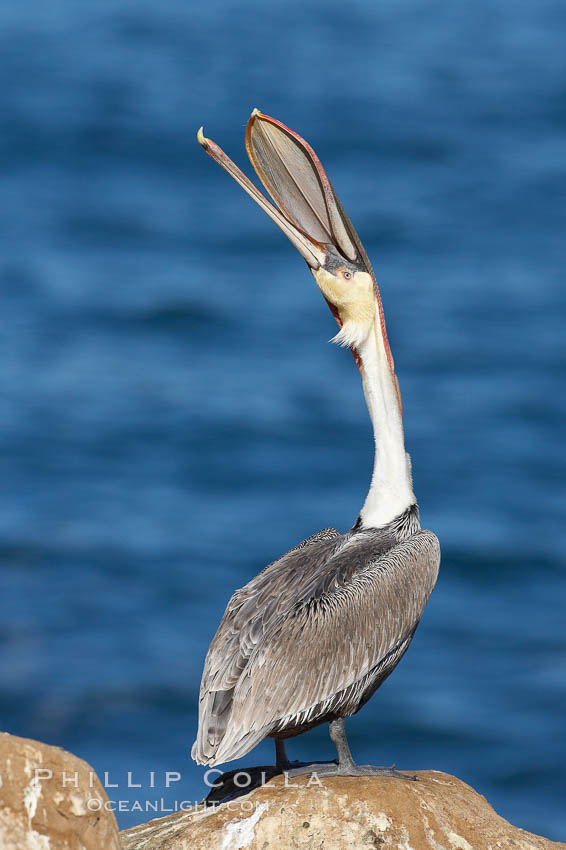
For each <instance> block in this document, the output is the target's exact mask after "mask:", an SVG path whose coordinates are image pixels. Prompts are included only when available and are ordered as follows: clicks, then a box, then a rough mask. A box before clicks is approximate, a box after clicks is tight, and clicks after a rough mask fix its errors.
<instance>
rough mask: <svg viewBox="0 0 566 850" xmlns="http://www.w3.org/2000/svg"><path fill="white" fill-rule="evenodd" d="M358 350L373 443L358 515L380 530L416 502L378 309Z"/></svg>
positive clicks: (368, 524) (395, 391)
mask: <svg viewBox="0 0 566 850" xmlns="http://www.w3.org/2000/svg"><path fill="white" fill-rule="evenodd" d="M357 350H358V355H359V357H360V360H361V363H362V369H361V371H362V379H363V387H364V395H365V398H366V402H367V406H368V410H369V415H370V417H371V421H372V424H373V434H374V440H375V461H374V467H373V475H372V479H371V485H370V489H369V493H368V495H367V498H366V500H365V503H364V506H363V508H362V510H361V512H360V516H361V520H362V525H364V526H366V527H368V528H369V527H371V528H380V527H382V526H384V525H386V524H387V523H388V522H391V520H393V519H395V518H396V517H398V516H399V515H400V514H402V513H403V511H405V510H406V509H407V508H408V507H410V505H413V504H414V503H415V501H416V500H415V496H414V493H413V484H412V480H411V470H410V460H409V456H408V454H407V453H406V452H405V439H404V435H403V421H402V418H401V411H400V409H399V401H398V397H397V388H396V384H395V380H394V378H393V375H392V372H391V369H390V367H389V363H388V360H387V355H386V351H385V345H384V340H383V336H382V334H381V325H380V321H379V315H378V311H377V306H376V317H375V321H374V322H373V324H372V327H371V329H370V331H369V333H368V334H367V336H366V337H365V339H364V340H363V341H361V342H360V344H359V345H358V348H357Z"/></svg>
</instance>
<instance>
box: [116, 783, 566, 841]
mask: <svg viewBox="0 0 566 850" xmlns="http://www.w3.org/2000/svg"><path fill="white" fill-rule="evenodd" d="M417 776H418V781H417V782H408V781H403V780H401V779H392V778H390V777H363V778H362V777H333V778H330V779H325V780H324V781H323V780H321V782H322V783H323V784H321V785H316V784H310V785H309V784H308V778H307V777H300V778H298V779H294V780H289V781H288V783H287V785H286V784H285V781H284V779H283V777H282V776H276V777H275V778H273V779H271V780H270V781H269V782H268V783H267V785H265V786H263V787H261V788H257V789H256V790H255V791H252V792H251V793H250V794H247V795H245V796H241V797H239V798H238V799H234V800H231V801H230V802H226V803H222V804H220V805H218V806H216V807H213V808H211V809H208V810H206V809H203V808H200V809H196V810H194V809H193V810H190V811H187V812H181V813H176V814H173V815H169V816H168V817H164V818H159V819H157V820H153V821H150V822H149V823H147V824H144V825H143V826H137V827H134V828H133V829H128V830H126V831H125V832H122V833H121V837H122V848H123V850H201V848H202V850H205V848H206V850H241V848H247V850H272V848H273V850H291V848H293V850H294V848H309V850H346V848H360V850H362V848H363V850H365V848H371V847H379V848H387V847H390V848H395V850H496V848H505V850H543V848H544V850H559V848H562V850H566V844H559V843H557V842H554V841H549V840H548V839H546V838H541V837H540V836H538V835H533V834H531V833H530V832H525V831H524V830H522V829H518V828H517V827H514V826H511V824H509V823H508V822H507V821H506V820H503V818H501V817H499V815H498V814H496V813H495V811H494V810H493V809H492V807H491V806H490V805H489V803H488V802H487V800H486V799H485V797H482V796H481V795H480V794H477V793H476V792H475V791H474V790H473V788H470V786H469V785H466V784H465V783H464V782H460V780H459V779H455V778H454V777H453V776H449V775H448V774H446V773H440V772H438V771H434V770H427V771H422V772H420V773H418V774H417ZM293 786H294V787H293Z"/></svg>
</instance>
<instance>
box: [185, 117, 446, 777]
mask: <svg viewBox="0 0 566 850" xmlns="http://www.w3.org/2000/svg"><path fill="white" fill-rule="evenodd" d="M198 140H199V142H200V144H201V145H202V147H203V148H204V149H205V151H206V152H207V153H208V154H210V156H211V157H212V158H213V159H214V160H215V161H216V162H217V163H219V165H221V166H222V167H223V168H225V169H226V171H227V172H228V173H229V174H230V175H231V176H232V177H233V178H234V179H235V180H236V181H237V182H238V183H239V184H240V186H242V188H243V189H245V191H246V192H247V193H248V194H249V195H251V197H252V198H253V199H254V200H255V201H256V202H257V203H258V204H259V206H260V207H261V208H262V209H263V210H264V211H265V212H266V213H267V215H268V216H270V218H272V219H273V220H274V221H275V223H276V224H277V225H278V226H279V227H280V228H281V230H282V231H283V232H284V233H285V234H286V235H287V236H288V238H289V239H290V240H291V242H292V243H293V245H294V246H295V247H296V248H297V249H298V251H299V253H300V254H301V255H302V256H303V258H304V259H305V260H306V262H307V264H308V266H309V267H310V269H311V271H312V274H313V276H314V279H315V281H316V283H317V285H318V287H319V288H320V290H321V292H322V294H323V296H324V298H325V299H326V302H327V303H328V306H329V307H330V309H331V311H332V313H333V315H334V317H335V319H336V321H337V322H338V325H339V326H340V331H339V333H338V334H337V336H336V337H335V338H334V340H335V341H336V342H338V343H340V344H341V345H344V346H348V347H349V348H350V350H351V352H352V354H353V355H354V359H355V361H356V363H357V365H358V367H359V370H360V372H361V376H362V382H363V389H364V394H365V398H366V402H367V406H368V409H369V414H370V417H371V421H372V424H373V429H374V435H375V462H374V468H373V475H372V479H371V486H370V489H369V493H368V495H367V498H366V500H365V503H364V505H363V507H362V509H361V511H360V514H359V517H358V519H357V521H356V523H355V525H354V526H353V528H352V529H351V530H350V531H347V532H346V533H345V534H340V533H339V532H338V531H336V529H335V528H326V529H324V530H323V531H319V532H318V533H317V534H313V535H312V537H309V538H308V539H307V540H303V542H302V543H299V544H298V546H295V548H294V549H291V551H290V552H287V554H286V555H283V556H282V557H281V558H279V559H278V560H276V561H274V562H273V563H272V564H270V565H269V566H268V567H266V568H265V569H264V570H263V571H262V572H261V573H260V574H259V575H258V576H256V577H255V578H253V579H252V580H251V581H250V582H248V584H246V585H245V587H243V588H241V589H240V590H237V591H236V592H235V593H234V595H233V596H232V598H231V599H230V601H229V602H228V606H227V608H226V611H225V613H224V616H223V618H222V621H221V623H220V625H219V627H218V631H217V632H216V634H215V636H214V638H213V640H212V643H211V644H210V648H209V650H208V654H207V656H206V661H205V665H204V672H203V675H202V682H201V688H200V699H199V728H198V733H197V738H196V741H195V743H194V744H193V748H192V753H191V754H192V757H193V758H194V759H195V760H196V761H197V762H198V763H199V764H206V765H215V764H222V763H224V762H227V761H231V760H232V759H237V758H240V757H241V756H243V755H245V753H247V752H248V751H249V750H251V749H252V747H254V746H255V745H256V744H257V743H259V741H261V740H262V739H263V738H265V737H271V738H274V739H275V745H276V760H277V765H278V766H279V767H280V768H282V769H289V768H292V767H293V765H291V764H290V762H288V760H287V757H286V753H285V745H284V739H285V738H291V737H294V736H295V735H299V734H301V733H302V732H305V731H307V730H308V729H311V728H312V727H313V726H317V725H318V724H320V723H325V722H328V723H329V724H330V737H331V738H332V740H333V741H334V743H335V744H336V748H337V751H338V759H337V761H334V762H331V763H324V764H314V763H313V764H309V765H301V766H300V767H295V768H294V769H292V770H290V773H291V774H292V775H296V774H297V773H306V772H312V771H315V770H316V771H317V772H318V774H319V775H326V776H328V775H334V774H341V775H365V774H372V775H373V774H384V775H393V776H405V774H401V773H398V772H397V771H396V770H394V768H384V767H373V766H371V765H363V766H360V765H357V764H356V763H355V762H354V760H353V758H352V755H351V753H350V749H349V746H348V742H347V739H346V734H345V730H344V720H345V718H347V717H349V716H350V715H352V714H355V713H356V712H357V711H359V709H360V708H361V707H362V706H363V705H364V703H366V702H367V700H368V699H369V698H370V697H371V696H372V694H373V693H374V691H375V690H376V689H377V688H378V687H379V686H380V685H381V683H382V682H383V681H384V680H385V679H386V678H387V676H389V674H390V673H391V671H392V670H393V669H394V667H395V666H396V665H397V664H398V663H399V660H400V659H401V657H402V656H403V654H404V653H405V652H406V650H407V648H408V646H409V644H410V642H411V640H412V637H413V635H414V634H415V630H416V628H417V626H418V624H419V620H420V618H421V615H422V613H423V610H424V607H425V605H426V603H427V600H428V598H429V596H430V594H431V592H432V589H433V588H434V585H435V582H436V577H437V574H438V566H439V562H440V548H439V543H438V539H437V538H436V536H435V535H434V534H433V533H432V532H431V531H424V530H421V527H420V523H419V511H418V506H417V502H416V499H415V496H414V494H413V485H412V478H411V463H410V459H409V456H408V454H407V453H406V452H405V444H404V436H403V423H402V414H401V396H400V392H399V384H398V381H397V377H396V375H395V370H394V365H393V357H392V355H391V350H390V348H389V343H388V341H387V333H386V330H385V319H384V315H383V307H382V304H381V297H380V293H379V289H378V287H377V283H376V280H375V276H374V274H373V271H372V268H371V265H370V262H369V260H368V257H367V255H366V252H365V250H364V248H363V246H362V244H361V242H360V240H359V237H358V235H357V233H356V231H355V230H354V228H353V226H352V224H351V222H350V219H349V218H348V216H347V215H346V213H345V212H344V209H343V207H342V204H341V203H340V201H339V200H338V197H337V196H336V193H335V192H334V189H333V187H332V185H331V183H330V181H329V179H328V177H327V175H326V173H325V171H324V169H323V167H322V165H321V163H320V161H319V159H318V157H317V156H316V154H315V152H314V151H313V149H312V148H311V147H310V145H309V144H307V142H305V141H304V139H302V138H301V137H300V136H299V135H297V134H296V133H294V132H293V131H292V130H289V128H288V127H286V126H285V125H284V124H281V123H280V122H279V121H276V120H275V119H273V118H269V117H268V116H267V115H263V114H262V113H260V112H258V110H254V112H253V113H252V115H251V118H250V120H249V122H248V126H247V130H246V149H247V152H248V156H249V157H250V159H251V162H252V164H253V166H254V168H255V170H256V172H257V174H258V176H259V178H260V180H261V182H262V183H263V184H264V186H265V187H266V189H267V190H268V191H269V193H270V195H271V196H272V198H273V200H274V201H275V203H276V205H277V206H273V204H271V203H270V202H269V201H268V200H267V198H266V197H265V196H264V195H263V194H262V193H261V192H260V191H259V190H258V189H257V188H256V187H255V186H254V184H253V183H252V182H251V181H250V180H249V179H248V178H247V177H246V176H245V174H244V173H243V172H242V171H240V169H239V168H238V167H237V166H236V165H235V164H234V163H233V162H232V160H231V159H229V157H228V156H227V155H226V154H225V153H224V152H223V151H222V150H221V149H220V148H219V147H218V145H216V144H215V143H214V142H212V141H211V140H210V139H206V138H205V137H204V135H203V131H202V127H201V129H200V130H199V133H198ZM294 764H296V763H294Z"/></svg>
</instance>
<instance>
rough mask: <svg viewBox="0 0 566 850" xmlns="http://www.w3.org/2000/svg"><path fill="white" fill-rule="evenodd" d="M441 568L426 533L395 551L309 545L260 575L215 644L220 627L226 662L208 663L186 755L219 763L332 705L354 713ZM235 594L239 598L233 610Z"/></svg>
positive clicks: (364, 538)
mask: <svg viewBox="0 0 566 850" xmlns="http://www.w3.org/2000/svg"><path fill="white" fill-rule="evenodd" d="M312 556H314V557H312ZM439 560H440V549H439V544H438V540H437V538H436V537H435V535H434V534H432V532H430V531H419V532H418V533H416V534H415V535H413V536H412V537H410V538H409V539H408V540H405V541H403V542H401V543H396V541H395V539H394V538H393V537H392V536H390V535H385V534H383V533H382V532H378V531H375V530H372V531H367V532H357V533H355V534H353V535H344V536H342V537H337V538H333V539H331V540H327V541H323V542H318V543H316V544H314V545H313V544H311V545H310V546H309V547H308V549H304V550H302V551H301V550H295V551H294V552H291V553H288V555H286V556H284V558H283V559H281V560H280V561H279V562H276V563H275V564H274V565H271V567H270V568H267V569H266V570H264V572H263V573H261V574H260V575H259V576H258V577H257V578H256V579H254V580H253V581H252V582H250V584H249V585H247V586H246V588H243V590H242V591H238V592H237V593H236V594H235V595H234V597H233V598H232V600H231V601H230V603H229V606H228V609H227V612H226V614H225V618H224V620H223V621H222V624H221V626H220V629H219V631H218V633H217V636H216V637H215V639H214V641H213V646H214V644H215V643H216V641H217V638H219V635H220V632H221V631H222V630H223V634H222V636H221V637H220V640H219V642H218V643H216V647H215V655H216V658H219V657H220V656H222V654H223V653H222V647H224V649H225V650H227V655H224V657H223V663H220V664H218V661H216V660H214V659H211V661H212V664H211V665H210V667H209V673H208V678H207V679H206V681H205V677H206V675H207V673H206V669H205V676H203V686H202V689H201V708H202V713H201V716H200V723H199V737H198V738H197V741H196V742H195V747H194V749H193V756H194V757H196V758H197V760H198V761H200V762H201V763H209V764H216V763H222V762H225V761H229V760H231V759H234V758H239V757H240V756H242V755H244V754H245V753H246V752H248V751H249V750H250V749H251V748H252V747H253V746H255V745H256V744H257V743H258V742H259V741H260V740H261V739H262V738H264V737H265V736H266V735H269V734H272V733H276V732H277V731H279V730H284V729H285V728H286V727H293V726H299V727H300V726H301V725H303V726H308V725H309V724H311V723H312V721H316V719H317V718H321V717H323V716H326V715H327V714H328V713H329V711H330V712H331V711H332V709H333V708H334V707H337V706H341V707H342V708H343V707H344V705H345V704H347V705H350V703H351V705H352V706H355V707H352V710H351V711H350V712H348V711H346V713H353V711H355V710H357V707H359V704H360V699H361V697H362V695H363V693H364V692H365V690H366V689H367V687H368V686H369V685H370V684H371V682H374V681H377V682H378V683H379V681H382V679H383V678H384V676H385V675H387V673H388V672H389V671H390V670H391V669H393V667H394V666H395V664H396V663H397V661H398V660H399V658H400V657H401V655H402V654H403V652H404V650H405V649H406V647H407V646H408V644H409V642H410V639H411V637H412V634H413V632H414V630H415V628H416V626H417V625H418V622H419V620H420V617H421V615H422V612H423V609H424V607H425V605H426V602H427V599H428V597H429V595H430V593H431V592H432V589H433V587H434V584H435V581H436V576H437V573H438V565H439ZM274 568H275V569H274ZM262 577H264V580H263V581H260V582H258V580H259V579H261V578H262ZM256 583H257V585H256ZM254 585H256V586H255V587H253V586H254ZM238 594H244V595H245V601H242V602H236V605H235V607H234V608H231V606H232V605H233V603H234V602H235V600H236V599H237V597H238ZM241 599H242V597H240V600H241ZM242 618H243V619H242ZM244 621H245V622H246V624H247V625H246V626H245V627H244V628H243V629H242V626H243V624H244ZM223 627H224V629H223ZM226 638H228V640H226ZM237 644H239V646H240V653H239V654H238V658H237V661H236V663H234V654H233V652H234V649H235V647H236V645H237ZM213 646H211V651H212V649H213ZM242 650H243V651H242ZM209 655H210V653H209ZM228 655H231V656H232V657H231V658H228ZM388 665H389V666H388ZM207 666H208V658H207ZM213 667H214V668H215V669H213ZM382 671H385V672H384V674H383V675H381V673H382ZM380 675H381V678H379V676H380ZM219 686H220V688H221V689H222V690H219ZM228 687H229V689H230V690H229V692H228ZM219 721H220V722H219Z"/></svg>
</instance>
